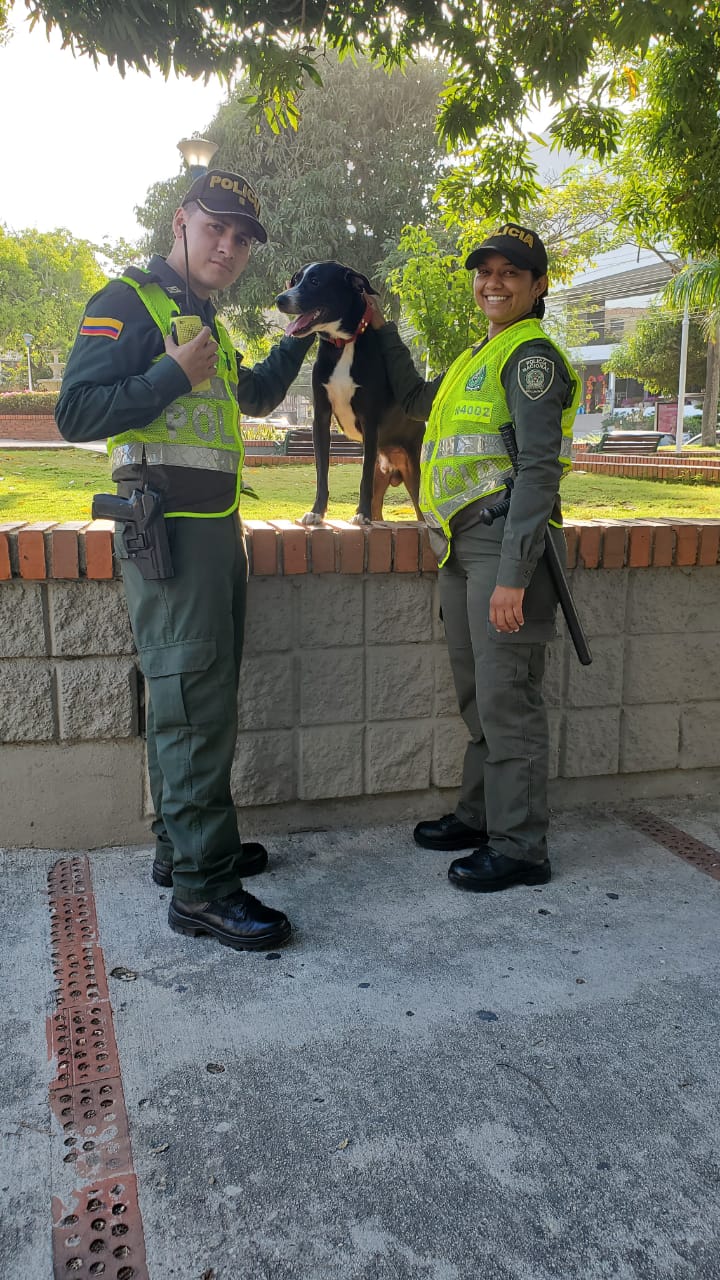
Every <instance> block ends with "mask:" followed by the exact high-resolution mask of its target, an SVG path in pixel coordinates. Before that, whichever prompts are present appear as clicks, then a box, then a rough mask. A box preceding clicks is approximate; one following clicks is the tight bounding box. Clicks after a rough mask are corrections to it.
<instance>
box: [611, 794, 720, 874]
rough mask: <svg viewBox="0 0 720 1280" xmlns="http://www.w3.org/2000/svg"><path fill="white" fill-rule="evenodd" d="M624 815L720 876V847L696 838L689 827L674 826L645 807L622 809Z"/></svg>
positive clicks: (681, 855)
mask: <svg viewBox="0 0 720 1280" xmlns="http://www.w3.org/2000/svg"><path fill="white" fill-rule="evenodd" d="M622 818H623V821H624V822H626V823H627V824H628V826H630V827H635V829H636V831H642V832H643V834H644V835H647V836H650V837H651V838H652V839H653V840H656V841H657V843H658V844H661V845H662V846H663V848H665V849H669V851H670V853H674V854H675V855H676V856H677V857H678V858H683V859H684V860H685V862H689V863H691V864H692V866H694V867H697V869H698V871H703V872H704V873H705V875H707V876H712V878H713V880H720V849H713V847H712V845H709V844H704V843H703V841H702V840H696V839H695V837H694V836H691V835H689V834H688V832H687V831H683V830H682V829H681V828H680V827H675V826H673V824H672V823H671V822H665V821H664V819H663V818H656V817H655V814H653V813H648V812H647V810H645V809H633V810H628V811H627V812H626V813H623V815H622Z"/></svg>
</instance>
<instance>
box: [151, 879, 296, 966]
mask: <svg viewBox="0 0 720 1280" xmlns="http://www.w3.org/2000/svg"><path fill="white" fill-rule="evenodd" d="M168 924H169V925H170V928H171V929H173V930H174V931H175V933H184V934H187V935H188V937H190V938H197V937H198V936H199V935H200V934H204V933H209V934H211V935H212V937H213V938H217V940H218V942H222V944H223V946H224V947H233V948H234V949H235V951H269V950H270V948H271V947H281V946H282V945H283V943H284V942H287V940H288V938H289V937H290V932H291V928H290V921H289V920H288V918H287V916H286V915H283V913H282V911H275V910H273V908H272V907H266V906H265V905H264V903H262V902H259V901H258V899H257V898H254V897H253V895H252V894H251V893H246V892H245V890H244V889H237V890H236V891H235V893H231V894H230V895H229V896H228V897H227V898H217V899H216V900H215V902H183V901H182V900H181V899H179V898H176V897H173V899H172V902H171V903H170V908H169V910H168Z"/></svg>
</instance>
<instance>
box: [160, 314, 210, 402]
mask: <svg viewBox="0 0 720 1280" xmlns="http://www.w3.org/2000/svg"><path fill="white" fill-rule="evenodd" d="M165 350H166V352H167V354H168V355H169V356H170V357H171V358H172V359H173V360H174V361H175V362H176V364H179V365H180V368H181V369H182V371H183V373H184V374H185V377H186V378H187V380H188V382H189V383H190V386H191V387H196V386H197V385H198V383H200V382H205V380H206V379H207V378H212V376H213V374H214V373H216V372H217V353H218V344H217V342H216V341H215V339H214V338H213V336H212V333H211V331H210V329H209V328H208V326H207V325H205V327H204V328H203V329H201V330H200V332H199V334H198V335H197V337H196V338H193V339H192V341H191V342H184V343H183V344H182V346H180V347H179V346H178V344H177V342H175V340H174V338H171V337H170V336H169V335H168V337H167V338H166V339H165Z"/></svg>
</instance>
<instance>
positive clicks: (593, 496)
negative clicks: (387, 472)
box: [0, 449, 720, 521]
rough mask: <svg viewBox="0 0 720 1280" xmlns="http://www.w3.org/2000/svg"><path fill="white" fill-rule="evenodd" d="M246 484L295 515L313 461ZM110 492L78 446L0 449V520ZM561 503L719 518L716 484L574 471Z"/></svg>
mask: <svg viewBox="0 0 720 1280" xmlns="http://www.w3.org/2000/svg"><path fill="white" fill-rule="evenodd" d="M245 483H246V484H247V485H249V486H250V487H251V488H253V489H254V490H255V491H256V493H257V494H258V501H255V500H253V499H252V498H249V497H246V498H245V499H244V500H243V503H242V511H243V514H244V515H245V516H246V517H247V518H248V519H256V520H271V519H273V518H280V517H282V518H284V519H286V520H296V519H297V518H298V517H299V516H301V515H302V514H303V512H304V511H307V510H308V509H309V507H310V506H311V505H312V501H313V498H314V495H315V468H314V466H313V465H312V463H310V464H309V465H307V466H304V465H302V466H285V467H247V468H246V470H245ZM359 483H360V463H347V464H343V465H341V466H331V468H330V507H329V509H328V516H329V518H330V519H331V520H335V519H337V520H348V519H350V517H351V516H352V515H353V513H354V511H355V507H356V504H357V491H358V485H359ZM100 492H106V493H112V492H113V485H112V484H111V483H110V480H109V466H108V461H107V459H106V458H105V457H104V455H102V454H95V453H89V452H87V451H86V450H84V449H77V450H76V449H42V450H41V449H4V450H0V521H12V520H22V521H33V520H55V521H60V520H89V519H90V503H91V500H92V495H93V494H94V493H100ZM562 494H563V510H564V513H565V518H566V519H568V520H572V519H575V520H597V519H602V518H604V517H609V518H612V519H631V520H632V519H635V520H641V519H654V518H658V517H661V516H675V517H678V518H680V519H685V520H691V519H703V518H711V519H718V518H720V487H719V486H718V485H703V484H694V483H675V482H670V481H668V482H661V481H657V480H626V479H623V478H622V477H619V476H600V475H582V474H579V473H577V472H576V473H573V474H571V475H569V476H568V477H567V479H566V480H564V481H563V486H562ZM385 515H386V517H387V519H389V520H413V519H414V518H415V517H414V513H413V509H412V507H411V506H410V503H409V502H408V499H407V494H406V493H405V490H404V489H401V488H398V489H388V493H387V498H386V502H385Z"/></svg>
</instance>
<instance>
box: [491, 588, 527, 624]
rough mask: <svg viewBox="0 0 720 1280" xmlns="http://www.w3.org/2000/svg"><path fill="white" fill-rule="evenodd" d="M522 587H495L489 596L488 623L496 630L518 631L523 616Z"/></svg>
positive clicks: (523, 591)
mask: <svg viewBox="0 0 720 1280" xmlns="http://www.w3.org/2000/svg"><path fill="white" fill-rule="evenodd" d="M524 595H525V588H524V587H496V588H495V590H494V591H493V593H492V595H491V597H490V614H489V616H490V623H491V625H492V626H493V627H494V628H495V630H496V631H519V630H520V628H521V626H522V625H523V623H524V621H525V618H524V617H523V608H522V604H523V596H524Z"/></svg>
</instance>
